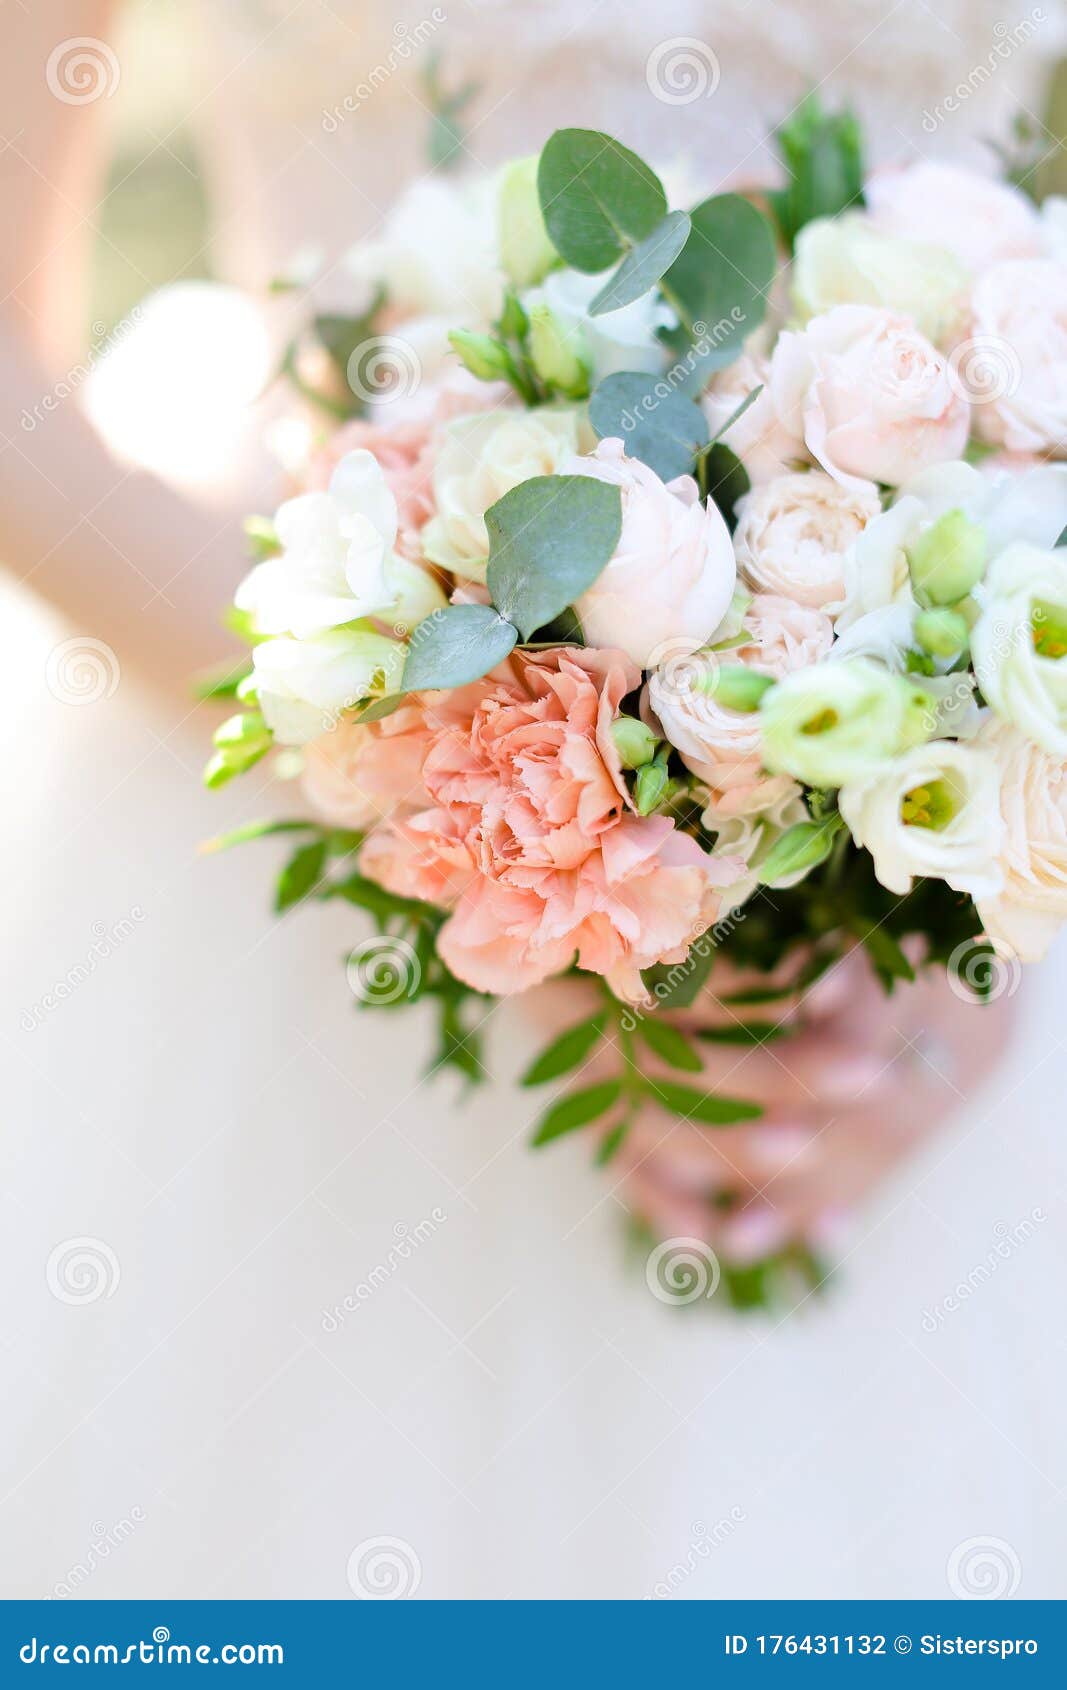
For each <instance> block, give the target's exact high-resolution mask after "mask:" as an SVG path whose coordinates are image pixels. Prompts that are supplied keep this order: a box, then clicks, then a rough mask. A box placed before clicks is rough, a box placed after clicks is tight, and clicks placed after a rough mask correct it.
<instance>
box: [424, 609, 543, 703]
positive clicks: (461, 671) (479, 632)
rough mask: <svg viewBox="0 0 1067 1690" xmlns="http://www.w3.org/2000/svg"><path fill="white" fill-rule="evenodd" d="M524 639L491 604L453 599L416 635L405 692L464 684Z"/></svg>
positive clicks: (478, 676)
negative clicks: (463, 602)
mask: <svg viewBox="0 0 1067 1690" xmlns="http://www.w3.org/2000/svg"><path fill="white" fill-rule="evenodd" d="M517 638H518V634H517V632H516V630H515V629H514V628H513V627H512V625H511V623H510V622H506V621H505V620H504V618H503V617H502V616H501V615H500V613H499V612H498V611H496V610H494V609H493V607H492V605H489V604H453V605H449V606H448V608H447V609H446V610H435V611H433V612H432V614H431V615H429V616H427V617H426V618H425V619H424V620H423V621H422V622H420V623H419V625H418V627H417V628H416V629H415V630H414V632H413V633H412V636H411V644H410V645H409V647H408V656H407V662H406V663H405V665H404V680H403V690H404V692H424V691H427V690H429V689H431V688H436V687H462V686H466V684H467V682H468V681H476V680H478V679H479V678H480V676H482V675H487V674H488V673H489V671H490V669H495V667H496V665H497V664H498V663H502V662H503V660H504V658H505V657H506V656H507V655H508V652H509V651H510V650H511V649H512V647H513V646H514V644H515V641H516V640H517Z"/></svg>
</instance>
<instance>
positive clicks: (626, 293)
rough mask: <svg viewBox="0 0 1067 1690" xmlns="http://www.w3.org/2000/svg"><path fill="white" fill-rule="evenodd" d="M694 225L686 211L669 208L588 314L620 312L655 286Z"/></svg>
mask: <svg viewBox="0 0 1067 1690" xmlns="http://www.w3.org/2000/svg"><path fill="white" fill-rule="evenodd" d="M691 227H692V225H691V223H690V220H689V215H688V213H687V212H684V211H668V213H667V215H666V217H665V218H664V219H663V222H662V223H660V224H658V225H657V227H656V228H655V229H653V231H652V233H651V234H650V235H646V236H645V238H644V240H643V241H639V242H638V244H637V245H636V246H635V247H631V248H630V251H629V252H628V253H627V254H626V257H625V258H624V259H623V261H622V263H621V264H620V265H619V268H618V269H617V270H616V271H615V274H614V275H613V276H611V277H609V279H608V280H607V281H606V282H605V283H604V286H603V287H602V288H601V290H600V292H599V293H598V294H597V295H596V297H595V298H594V299H593V300H592V301H591V303H590V306H589V315H590V316H591V317H600V316H603V315H604V313H605V312H607V311H619V310H621V309H622V307H623V306H624V305H631V304H632V303H633V301H634V300H635V299H640V298H641V296H642V295H643V294H646V293H648V291H649V289H650V288H653V287H655V285H656V283H657V282H658V281H659V279H660V277H661V276H663V275H665V274H666V272H667V271H668V270H669V269H670V267H671V265H672V264H673V263H674V261H675V259H676V258H677V257H678V255H679V253H680V252H681V250H682V248H683V247H684V246H685V243H686V241H687V240H688V239H689V232H690V229H691Z"/></svg>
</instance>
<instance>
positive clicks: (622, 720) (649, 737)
mask: <svg viewBox="0 0 1067 1690" xmlns="http://www.w3.org/2000/svg"><path fill="white" fill-rule="evenodd" d="M611 737H612V739H613V740H614V741H615V749H616V750H617V751H618V753H619V762H620V763H621V764H622V766H623V768H624V769H641V768H644V766H645V764H646V763H651V761H652V759H653V757H654V756H655V755H656V746H657V745H658V744H659V740H658V739H657V738H656V736H655V734H654V733H653V732H652V729H651V728H649V727H646V726H645V724H644V722H639V721H638V720H637V718H636V716H619V717H618V719H617V720H616V721H614V722H612V724H611Z"/></svg>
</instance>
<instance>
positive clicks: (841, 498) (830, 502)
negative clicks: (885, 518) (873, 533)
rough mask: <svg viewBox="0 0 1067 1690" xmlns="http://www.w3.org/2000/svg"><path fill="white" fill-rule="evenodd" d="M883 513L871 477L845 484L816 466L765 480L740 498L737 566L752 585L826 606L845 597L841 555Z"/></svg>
mask: <svg viewBox="0 0 1067 1690" xmlns="http://www.w3.org/2000/svg"><path fill="white" fill-rule="evenodd" d="M881 512H882V501H881V499H880V497H879V494H878V489H877V487H875V485H874V483H873V482H867V483H859V484H857V485H855V486H847V487H844V486H842V485H841V483H840V482H837V481H835V480H834V479H833V478H832V476H829V475H824V474H823V473H822V471H821V470H810V471H808V472H807V473H800V474H797V475H782V476H778V477H776V479H775V480H773V481H765V482H763V483H761V484H760V485H759V486H757V487H754V488H753V489H752V491H751V492H749V493H746V494H745V496H744V498H743V499H740V500H739V501H738V505H737V526H736V528H735V529H734V552H735V553H736V556H737V567H738V570H739V571H740V573H741V576H742V578H743V579H744V580H745V581H747V582H748V584H749V586H751V587H754V588H756V589H757V590H758V591H761V592H767V593H781V594H784V595H785V597H787V598H791V599H794V600H795V601H796V602H797V603H798V604H807V605H812V606H813V607H814V608H815V609H817V610H822V609H825V607H826V606H827V605H829V604H833V603H834V602H835V601H840V600H841V599H842V598H843V597H844V594H845V582H844V568H845V555H846V554H847V552H848V551H849V549H850V547H852V546H853V545H854V544H855V542H856V540H857V539H858V538H859V536H860V535H861V534H862V532H863V530H864V528H865V527H866V526H867V524H868V523H869V522H872V521H873V520H874V518H875V517H877V516H880V515H881Z"/></svg>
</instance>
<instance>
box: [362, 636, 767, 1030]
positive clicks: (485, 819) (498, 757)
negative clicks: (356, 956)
mask: <svg viewBox="0 0 1067 1690" xmlns="http://www.w3.org/2000/svg"><path fill="white" fill-rule="evenodd" d="M639 680H640V674H639V672H638V670H637V668H636V667H635V665H634V664H633V663H631V662H630V660H629V659H628V658H627V657H626V656H625V655H624V653H622V652H619V651H610V650H609V651H593V650H577V649H571V648H567V649H557V650H553V651H546V652H537V653H529V652H524V653H520V654H518V655H516V656H513V657H511V658H509V659H508V661H507V662H506V663H504V664H502V665H501V666H500V667H499V668H498V669H496V670H495V671H494V672H493V674H492V675H490V676H488V677H487V678H486V679H485V680H483V681H479V682H476V683H474V684H473V685H472V686H469V687H464V688H461V689H459V690H457V691H456V692H454V693H450V694H448V695H442V694H440V693H430V694H426V695H425V696H424V697H423V699H422V701H421V704H420V705H418V706H416V707H415V708H419V709H421V711H422V716H423V726H422V729H421V732H422V735H423V743H424V746H425V755H424V756H423V759H422V769H421V784H422V793H423V800H424V802H423V807H422V808H420V809H418V810H417V811H415V812H414V813H413V814H409V815H406V816H404V815H400V816H395V815H394V816H393V817H392V818H391V819H390V821H388V822H387V823H385V824H384V825H383V826H381V827H380V828H378V829H377V830H376V831H375V832H374V833H373V834H372V835H371V836H370V837H369V838H368V839H367V841H366V843H365V844H364V847H363V853H362V860H361V867H362V869H363V872H364V873H365V874H367V875H369V876H370V877H371V878H372V879H374V880H377V881H379V882H380V884H381V885H383V886H385V887H387V888H388V889H389V890H390V891H392V892H396V893H398V894H400V895H402V896H406V897H414V898H421V899H423V900H425V901H426V902H428V903H431V904H436V905H438V906H441V907H443V908H445V909H448V910H450V911H451V915H450V917H449V920H448V921H447V922H446V923H445V925H444V927H443V928H442V929H441V933H440V937H439V940H438V949H439V951H440V954H441V956H442V958H443V959H444V961H445V963H446V964H447V965H448V967H449V968H450V969H451V970H452V972H453V973H454V974H455V975H457V976H458V978H459V979H461V980H464V981H466V982H467V983H468V984H469V985H471V986H473V987H475V988H476V989H477V990H479V991H485V992H494V993H508V992H516V991H523V990H524V989H525V988H526V987H528V986H534V985H537V984H538V983H539V982H540V981H542V980H544V979H546V978H547V977H548V976H549V975H552V974H556V973H559V972H560V971H561V970H562V969H565V968H567V967H568V966H569V965H570V964H571V962H573V961H575V960H577V963H578V966H579V967H580V968H583V969H588V970H590V971H591V972H593V973H596V974H602V975H604V976H605V977H606V978H607V981H608V983H609V985H610V986H611V988H612V990H613V991H616V992H618V993H619V994H620V995H625V996H627V997H631V998H634V997H640V996H642V995H643V988H642V985H641V980H640V970H641V969H643V968H648V967H650V966H651V965H652V964H653V963H656V962H680V961H682V960H683V959H684V958H685V956H686V954H687V951H688V948H689V945H690V943H691V942H692V940H693V939H694V938H696V937H697V936H698V935H699V934H700V933H702V932H704V931H705V930H706V929H707V928H708V927H709V926H710V925H711V923H712V922H713V921H714V920H715V918H716V915H717V913H718V910H719V904H720V897H719V888H721V887H723V886H726V885H728V884H729V883H730V882H731V881H732V880H736V878H737V876H738V873H739V866H738V864H737V863H736V862H733V861H728V860H712V858H711V857H710V856H709V855H708V853H707V852H706V851H704V850H702V849H701V847H700V846H699V845H698V844H697V842H696V840H694V839H692V838H691V837H689V835H687V834H684V833H680V832H679V831H678V830H677V829H676V828H675V826H674V823H673V822H672V821H671V820H670V819H669V818H668V817H666V816H638V815H636V814H635V813H634V811H633V807H632V804H631V801H630V798H629V796H628V794H627V789H626V785H625V782H624V780H623V777H622V772H621V769H620V767H619V760H618V755H617V753H616V750H615V745H614V741H613V739H612V735H611V725H612V722H613V721H614V720H615V718H616V716H617V715H618V711H619V705H620V702H621V700H622V699H623V698H624V697H625V695H626V694H627V693H628V692H631V691H632V690H633V689H634V688H635V687H636V686H637V685H638V682H639ZM390 720H392V718H387V719H386V721H385V722H382V723H379V724H374V725H373V726H372V727H370V728H368V730H367V731H368V732H370V733H373V734H384V731H385V729H386V727H387V726H388V722H389V721H390Z"/></svg>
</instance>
